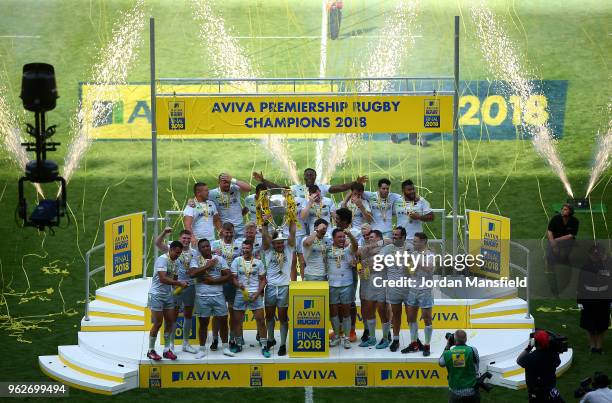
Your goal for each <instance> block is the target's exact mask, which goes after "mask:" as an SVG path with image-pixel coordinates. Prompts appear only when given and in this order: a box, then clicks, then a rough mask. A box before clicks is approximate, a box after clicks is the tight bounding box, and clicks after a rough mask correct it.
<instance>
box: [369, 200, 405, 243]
mask: <svg viewBox="0 0 612 403" xmlns="http://www.w3.org/2000/svg"><path fill="white" fill-rule="evenodd" d="M363 198H364V199H366V200H367V201H368V203H370V208H371V211H372V219H373V221H372V229H375V230H378V231H380V232H382V233H383V234H385V233H388V232H391V231H392V230H393V216H395V211H394V206H395V202H396V201H397V200H399V199H400V198H401V196H400V195H398V194H397V193H389V194H388V195H387V198H386V199H383V198H382V197H380V193H378V192H363Z"/></svg>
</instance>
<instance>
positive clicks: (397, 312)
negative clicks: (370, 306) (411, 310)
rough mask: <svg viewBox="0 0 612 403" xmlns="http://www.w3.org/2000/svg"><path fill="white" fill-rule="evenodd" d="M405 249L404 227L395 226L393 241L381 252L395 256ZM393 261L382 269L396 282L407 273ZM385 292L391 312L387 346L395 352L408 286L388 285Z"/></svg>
mask: <svg viewBox="0 0 612 403" xmlns="http://www.w3.org/2000/svg"><path fill="white" fill-rule="evenodd" d="M407 251H408V247H407V245H406V229H405V228H404V227H395V229H394V230H393V243H392V244H391V245H386V246H385V247H384V248H383V250H382V252H381V254H382V255H391V256H394V257H395V256H396V254H397V253H399V254H403V253H404V252H407ZM393 261H394V264H391V265H385V267H384V269H383V271H385V272H386V277H387V279H388V280H389V281H394V282H395V283H396V284H398V283H399V282H400V281H401V280H402V279H403V278H404V277H406V276H407V274H408V273H407V269H406V267H404V266H403V265H398V264H397V263H398V262H397V261H396V260H395V259H394V260H393ZM386 292H387V302H388V303H389V304H391V311H392V312H393V314H392V315H391V317H392V322H393V341H392V342H391V346H389V350H391V351H393V352H395V351H397V349H398V348H399V334H400V329H401V327H402V304H404V305H405V306H406V311H407V310H408V287H400V286H395V287H388V288H387V289H386Z"/></svg>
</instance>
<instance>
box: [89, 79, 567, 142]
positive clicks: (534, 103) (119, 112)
mask: <svg viewBox="0 0 612 403" xmlns="http://www.w3.org/2000/svg"><path fill="white" fill-rule="evenodd" d="M532 84H533V85H534V86H535V88H537V89H538V93H537V94H534V95H533V96H531V97H530V98H529V99H528V100H527V102H526V104H525V105H521V102H520V100H519V98H518V96H517V95H516V94H512V93H511V92H509V91H508V89H507V85H506V84H505V83H504V82H502V81H485V80H480V81H478V80H476V81H461V82H460V84H459V126H460V127H461V132H462V135H463V136H465V138H467V139H480V138H489V139H491V140H514V139H516V138H517V134H519V135H522V132H523V129H522V128H523V126H524V125H525V124H534V123H541V122H543V121H546V122H547V123H548V125H549V126H550V128H551V130H552V132H553V134H554V136H555V137H556V138H561V137H563V126H564V124H563V122H564V117H565V102H566V97H567V88H568V83H567V81H566V80H543V81H533V82H532ZM434 85H435V87H434ZM96 87H97V85H95V84H81V85H80V88H79V93H80V100H81V102H82V103H83V104H84V105H89V106H94V104H96V103H102V104H108V107H104V108H99V107H98V108H96V109H103V110H109V111H110V112H109V113H108V115H106V116H105V117H104V118H103V119H98V120H97V121H96V125H97V126H96V127H94V128H93V129H92V130H91V131H90V132H89V136H90V137H92V138H94V139H125V140H136V139H150V138H151V103H150V97H151V89H150V86H149V84H148V83H132V84H126V85H114V86H113V90H112V91H96ZM434 89H437V90H441V89H444V90H452V88H451V87H450V86H447V87H444V88H439V83H437V82H431V81H429V82H428V81H423V82H421V81H416V80H408V81H406V82H404V81H403V80H402V81H401V82H400V83H399V84H398V85H397V86H395V87H393V88H391V89H390V90H392V91H406V90H410V91H415V90H417V91H433V90H434ZM342 90H343V88H341V86H339V85H335V84H334V85H333V86H330V85H322V84H316V83H298V84H296V87H295V91H296V92H323V91H325V92H338V91H342ZM159 91H160V92H164V93H173V92H176V93H196V94H209V93H210V94H213V93H219V92H220V91H222V92H226V93H244V92H245V89H244V88H239V87H236V86H231V85H222V86H221V87H219V86H218V85H210V84H199V85H198V84H180V85H179V84H175V85H172V86H171V87H169V88H166V87H162V88H159ZM258 91H260V92H272V93H274V92H283V93H288V92H292V91H294V87H293V85H289V84H275V85H271V84H269V85H266V84H259V86H258ZM100 93H104V94H112V95H113V96H112V99H110V97H109V99H97V96H96V94H100ZM166 109H167V106H166ZM167 124H168V122H166V125H167ZM432 131H433V132H436V133H438V132H442V130H432ZM407 132H409V131H408V130H404V133H407ZM384 133H385V134H374V135H371V134H368V136H369V137H368V138H369V139H373V140H380V141H389V135H388V134H386V133H388V132H384ZM283 135H284V136H285V137H287V138H290V139H295V138H302V139H313V138H327V137H329V136H330V135H331V134H330V133H318V134H317V133H314V132H309V133H290V132H283ZM257 136H260V134H249V133H242V134H238V133H228V134H206V135H195V134H192V135H180V134H177V133H176V132H175V133H172V134H171V135H160V138H173V139H177V138H189V139H208V140H222V139H252V138H254V137H257ZM398 136H399V140H400V141H401V140H402V139H403V138H404V137H406V135H403V134H399V135H398ZM427 136H428V138H429V139H431V140H434V139H436V138H439V136H440V135H439V134H428V135H427Z"/></svg>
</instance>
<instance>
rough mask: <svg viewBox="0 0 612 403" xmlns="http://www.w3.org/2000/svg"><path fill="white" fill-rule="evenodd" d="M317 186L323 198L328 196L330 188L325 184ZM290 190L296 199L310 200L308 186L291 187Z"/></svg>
mask: <svg viewBox="0 0 612 403" xmlns="http://www.w3.org/2000/svg"><path fill="white" fill-rule="evenodd" d="M316 185H317V186H318V187H319V190H320V191H321V197H325V196H327V193H328V192H329V188H330V186H329V185H325V184H323V183H316ZM290 188H291V191H292V192H293V196H294V197H301V198H302V199H307V198H308V186H306V185H291V186H290Z"/></svg>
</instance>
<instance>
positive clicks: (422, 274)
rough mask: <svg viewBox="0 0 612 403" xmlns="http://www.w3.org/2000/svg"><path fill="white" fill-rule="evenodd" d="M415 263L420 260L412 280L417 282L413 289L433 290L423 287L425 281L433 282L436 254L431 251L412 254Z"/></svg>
mask: <svg viewBox="0 0 612 403" xmlns="http://www.w3.org/2000/svg"><path fill="white" fill-rule="evenodd" d="M419 254H420V255H421V256H418V255H419ZM412 255H413V256H414V259H415V260H414V261H415V262H416V261H417V260H416V259H420V260H419V263H418V265H417V267H416V269H415V270H414V271H413V272H412V276H411V277H412V278H413V279H415V280H416V284H415V286H414V287H413V288H414V289H415V290H431V287H425V286H421V284H423V281H424V280H433V270H434V256H435V255H434V253H433V252H432V251H430V250H426V251H424V252H416V251H414V252H412Z"/></svg>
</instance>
